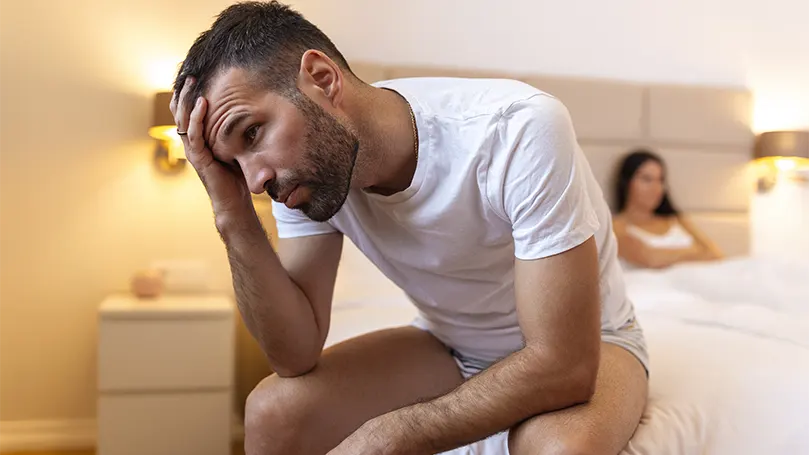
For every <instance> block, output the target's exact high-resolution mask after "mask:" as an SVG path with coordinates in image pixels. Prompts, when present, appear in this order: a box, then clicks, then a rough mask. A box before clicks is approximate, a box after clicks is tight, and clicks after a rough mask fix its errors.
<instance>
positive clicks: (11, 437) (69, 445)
mask: <svg viewBox="0 0 809 455" xmlns="http://www.w3.org/2000/svg"><path fill="white" fill-rule="evenodd" d="M95 444H96V421H95V420H94V419H76V420H16V421H2V422H0V452H26V451H34V450H42V451H45V450H82V449H92V448H93V447H95Z"/></svg>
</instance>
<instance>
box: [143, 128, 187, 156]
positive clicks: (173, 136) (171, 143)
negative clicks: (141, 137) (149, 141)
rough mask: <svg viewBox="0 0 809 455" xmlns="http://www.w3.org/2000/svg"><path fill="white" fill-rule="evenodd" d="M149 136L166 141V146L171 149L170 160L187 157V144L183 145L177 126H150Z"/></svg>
mask: <svg viewBox="0 0 809 455" xmlns="http://www.w3.org/2000/svg"><path fill="white" fill-rule="evenodd" d="M149 136H151V137H153V138H155V139H157V140H159V141H162V142H163V143H164V146H165V147H166V148H167V149H168V151H169V159H170V160H173V161H176V160H184V159H186V156H185V146H184V145H183V140H182V139H181V138H180V135H179V134H177V127H176V126H174V125H163V126H153V127H151V128H149Z"/></svg>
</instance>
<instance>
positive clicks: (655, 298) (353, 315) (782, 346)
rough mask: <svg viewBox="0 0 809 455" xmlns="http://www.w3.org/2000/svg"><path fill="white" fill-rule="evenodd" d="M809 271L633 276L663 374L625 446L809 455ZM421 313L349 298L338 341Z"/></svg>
mask: <svg viewBox="0 0 809 455" xmlns="http://www.w3.org/2000/svg"><path fill="white" fill-rule="evenodd" d="M807 278H809V261H805V262H799V261H778V260H775V259H754V258H735V259H730V260H726V261H721V262H715V263H706V264H699V265H681V266H676V267H673V268H671V269H668V270H665V271H642V270H637V271H631V272H627V274H626V279H627V283H628V289H629V294H630V298H632V300H633V302H634V303H635V305H636V309H637V314H638V319H639V321H640V323H641V324H642V325H643V327H644V331H645V333H646V338H647V342H648V345H649V353H650V357H651V370H652V373H651V376H650V393H649V403H648V406H647V409H646V411H645V413H644V415H643V418H642V421H641V425H640V426H639V428H638V430H637V432H636V433H635V436H634V437H633V438H632V440H631V441H630V444H629V445H628V446H627V447H626V449H625V450H624V452H622V453H623V454H625V455H641V454H644V455H648V454H656V455H669V454H670V455H698V454H699V455H703V454H705V455H743V454H809V414H807V412H809V411H807V410H809V297H808V296H809V280H808V279H807ZM366 282H368V281H366ZM415 315H416V310H415V309H414V307H413V306H412V305H410V304H409V302H408V301H407V299H406V298H405V297H404V296H403V295H401V294H397V293H396V292H395V291H394V290H393V289H388V288H386V289H384V290H380V294H379V296H378V297H374V296H370V295H365V296H363V297H360V298H355V299H348V300H342V301H338V302H336V304H335V309H334V312H333V322H332V329H331V332H330V334H329V338H328V340H327V346H331V345H333V344H335V343H338V342H340V341H342V340H345V339H348V338H350V337H353V336H356V335H359V334H362V333H365V332H369V331H372V330H378V329H381V328H387V327H396V326H400V325H406V324H408V323H409V322H410V321H411V320H412V318H413V317H414V316H415ZM458 455H461V454H458Z"/></svg>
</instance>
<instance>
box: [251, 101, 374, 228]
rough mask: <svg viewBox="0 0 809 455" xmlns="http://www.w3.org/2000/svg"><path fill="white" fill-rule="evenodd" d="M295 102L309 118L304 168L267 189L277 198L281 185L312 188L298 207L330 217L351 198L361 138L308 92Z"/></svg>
mask: <svg viewBox="0 0 809 455" xmlns="http://www.w3.org/2000/svg"><path fill="white" fill-rule="evenodd" d="M294 103H295V105H296V106H297V107H298V108H299V109H300V110H301V113H302V114H303V116H304V118H305V119H306V121H307V125H306V133H305V135H304V144H303V146H304V160H303V161H304V171H303V172H301V173H299V174H297V175H295V176H293V177H292V178H290V179H285V181H284V182H279V181H278V180H274V181H273V182H272V183H271V184H270V187H269V188H268V189H267V193H268V194H270V196H271V197H273V198H274V199H275V198H277V195H278V194H279V193H280V192H279V189H280V188H290V187H291V186H294V185H300V186H303V187H306V188H309V190H310V191H311V193H310V198H309V201H307V202H304V203H302V204H299V205H298V206H296V207H295V208H297V209H299V210H300V211H302V212H303V213H304V214H305V215H306V216H307V217H309V218H310V219H311V220H313V221H318V222H324V221H328V220H330V219H331V218H332V217H333V216H334V215H336V214H337V212H339V211H340V209H341V208H342V207H343V204H344V203H345V201H346V199H347V198H348V192H349V189H350V188H351V176H352V174H353V172H354V164H355V163H356V160H357V153H358V150H359V140H358V139H357V136H356V135H355V134H353V133H352V132H351V131H349V130H348V129H347V128H346V127H344V126H343V125H341V124H340V122H338V121H337V119H335V118H334V117H332V116H331V115H329V113H327V112H326V111H324V110H323V108H321V107H320V106H319V105H317V104H316V103H315V102H314V101H312V100H310V99H309V98H308V97H307V96H306V95H303V94H300V96H299V97H296V99H295V100H294Z"/></svg>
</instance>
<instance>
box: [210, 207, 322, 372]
mask: <svg viewBox="0 0 809 455" xmlns="http://www.w3.org/2000/svg"><path fill="white" fill-rule="evenodd" d="M216 226H217V229H218V230H219V233H220V235H221V236H222V239H223V241H224V242H225V246H226V248H227V254H228V261H229V262H230V270H231V274H232V276H233V288H234V291H235V293H236V301H237V303H238V306H239V311H240V312H241V314H242V318H243V319H244V321H245V325H246V326H247V328H248V330H250V333H251V334H252V335H253V336H254V337H255V338H256V340H257V341H258V343H259V345H260V346H261V348H262V350H263V351H264V354H265V355H266V356H267V358H268V360H269V362H270V366H271V367H272V368H273V370H274V371H275V372H276V373H278V374H280V375H283V376H297V375H300V374H303V373H305V372H306V371H308V370H309V369H311V368H312V366H314V362H315V361H316V360H317V356H318V355H319V352H320V343H319V340H320V338H321V336H320V333H319V328H318V326H317V323H316V319H315V315H314V310H313V308H312V305H311V303H310V302H309V300H308V299H307V298H306V295H305V294H304V293H303V292H302V291H301V289H300V288H299V287H298V285H297V284H295V282H294V281H293V280H292V279H291V278H290V277H289V274H288V273H287V271H286V270H285V269H284V267H283V266H282V265H281V262H280V260H279V259H278V256H277V255H276V253H275V251H274V250H273V248H272V245H270V242H269V240H268V239H267V235H266V233H265V231H264V229H263V228H262V226H261V222H260V221H259V219H258V216H257V215H256V214H255V212H254V211H246V213H240V214H239V215H238V216H233V215H228V216H227V217H224V216H219V217H217V222H216Z"/></svg>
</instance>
